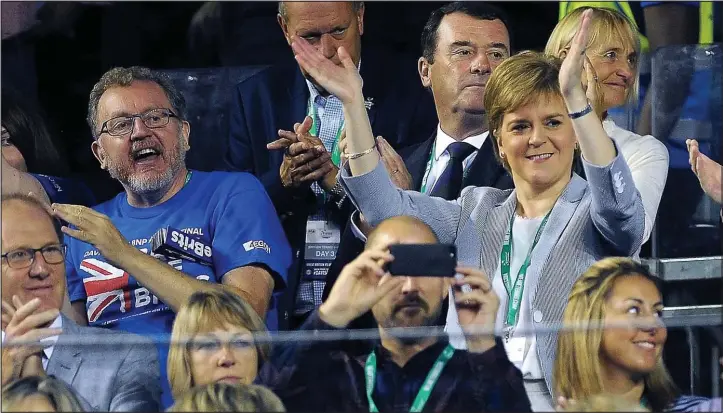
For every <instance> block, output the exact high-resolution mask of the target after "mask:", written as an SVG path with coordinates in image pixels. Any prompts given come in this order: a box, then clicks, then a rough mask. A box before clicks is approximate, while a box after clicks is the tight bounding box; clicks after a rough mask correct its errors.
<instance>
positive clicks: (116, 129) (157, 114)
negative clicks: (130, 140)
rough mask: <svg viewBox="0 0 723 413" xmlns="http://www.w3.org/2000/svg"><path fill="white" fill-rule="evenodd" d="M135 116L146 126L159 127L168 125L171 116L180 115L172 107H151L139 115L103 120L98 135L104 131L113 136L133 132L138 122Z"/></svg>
mask: <svg viewBox="0 0 723 413" xmlns="http://www.w3.org/2000/svg"><path fill="white" fill-rule="evenodd" d="M135 118H140V119H141V121H142V122H143V124H144V125H146V127H148V128H150V129H157V128H162V127H164V126H166V125H168V122H170V121H171V118H178V116H177V115H176V114H175V113H173V112H171V110H170V109H151V110H149V111H146V112H143V113H139V114H137V115H129V116H118V117H116V118H113V119H109V120H107V121H105V122H103V125H102V126H101V128H100V133H99V134H98V135H102V134H103V133H107V134H109V135H111V136H125V135H128V134H130V133H132V132H133V126H134V125H135V123H136V122H135Z"/></svg>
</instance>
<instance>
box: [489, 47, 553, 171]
mask: <svg viewBox="0 0 723 413" xmlns="http://www.w3.org/2000/svg"><path fill="white" fill-rule="evenodd" d="M561 63H562V61H561V60H560V59H559V58H557V57H555V56H548V55H545V54H543V53H539V52H532V51H524V52H520V53H518V54H516V55H514V56H512V57H510V58H508V59H506V60H504V61H503V62H502V63H501V64H500V65H499V66H497V69H495V70H494V71H493V72H492V75H491V76H490V78H489V80H488V81H487V87H486V88H485V94H484V107H485V110H486V111H487V121H488V123H489V130H490V134H492V137H493V139H492V144H493V145H492V148H493V149H494V151H495V156H496V157H497V160H498V161H499V162H500V163H501V164H502V166H504V167H505V169H506V170H507V171H508V172H511V171H510V166H509V164H508V163H507V161H506V160H505V159H503V158H502V157H500V147H499V142H498V140H499V138H500V133H499V130H500V128H501V127H502V120H503V118H504V116H505V114H507V113H510V112H514V111H516V110H517V109H519V108H521V107H523V106H526V105H528V104H530V103H532V102H534V101H537V100H539V99H560V101H562V93H561V92H560V83H559V79H558V77H559V74H560V64H561Z"/></svg>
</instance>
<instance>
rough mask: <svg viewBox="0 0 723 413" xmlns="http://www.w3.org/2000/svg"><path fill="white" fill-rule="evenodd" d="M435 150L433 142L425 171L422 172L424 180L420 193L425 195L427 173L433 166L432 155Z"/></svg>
mask: <svg viewBox="0 0 723 413" xmlns="http://www.w3.org/2000/svg"><path fill="white" fill-rule="evenodd" d="M436 149H437V140H436V139H435V140H434V145H432V153H430V154H429V160H428V161H427V169H425V170H424V178H423V179H422V188H421V191H419V192H421V193H423V194H426V193H427V180H428V179H429V173H430V172H432V165H433V164H434V153H435V152H436Z"/></svg>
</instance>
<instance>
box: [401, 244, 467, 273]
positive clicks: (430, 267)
mask: <svg viewBox="0 0 723 413" xmlns="http://www.w3.org/2000/svg"><path fill="white" fill-rule="evenodd" d="M389 252H390V253H391V254H392V256H394V261H392V262H390V263H389V266H388V267H387V271H389V273H391V274H392V275H406V276H410V277H454V276H455V274H456V271H455V270H454V269H455V268H456V267H457V247H456V246H455V245H454V244H394V245H390V246H389Z"/></svg>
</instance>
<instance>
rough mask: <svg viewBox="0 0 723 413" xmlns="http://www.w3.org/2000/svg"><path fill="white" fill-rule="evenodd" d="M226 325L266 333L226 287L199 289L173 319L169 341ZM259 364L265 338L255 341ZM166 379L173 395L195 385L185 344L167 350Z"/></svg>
mask: <svg viewBox="0 0 723 413" xmlns="http://www.w3.org/2000/svg"><path fill="white" fill-rule="evenodd" d="M226 325H232V326H238V327H242V328H245V329H247V330H249V331H250V332H252V333H254V336H256V337H258V336H259V335H262V336H264V335H266V334H267V333H268V331H267V330H266V325H265V324H264V322H263V320H262V319H261V317H259V316H258V314H256V311H255V310H254V309H253V308H252V307H251V306H250V305H249V304H248V303H246V301H244V300H243V299H242V298H241V297H239V296H238V295H236V294H234V293H231V292H229V291H226V290H222V289H217V290H211V291H199V292H196V293H193V294H192V295H191V297H189V299H188V302H187V303H186V304H185V305H183V306H182V307H181V309H180V310H179V311H178V314H177V315H176V320H175V321H174V322H173V331H172V332H171V340H172V341H176V340H190V339H191V338H192V337H193V336H195V335H196V334H199V333H202V332H208V331H210V330H212V329H214V328H223V327H224V326H226ZM255 347H256V351H257V353H258V359H259V363H261V362H262V361H265V360H267V359H268V357H269V353H270V352H271V347H270V344H269V343H268V341H265V340H264V341H263V342H259V343H256V344H255ZM168 381H169V382H170V385H171V392H172V393H173V396H174V397H177V396H178V395H179V394H181V393H183V392H185V391H187V390H188V389H190V388H191V387H193V386H194V385H195V384H194V382H193V377H192V374H191V361H190V354H189V346H188V345H185V346H182V345H172V346H171V348H170V350H169V352H168Z"/></svg>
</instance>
